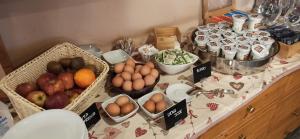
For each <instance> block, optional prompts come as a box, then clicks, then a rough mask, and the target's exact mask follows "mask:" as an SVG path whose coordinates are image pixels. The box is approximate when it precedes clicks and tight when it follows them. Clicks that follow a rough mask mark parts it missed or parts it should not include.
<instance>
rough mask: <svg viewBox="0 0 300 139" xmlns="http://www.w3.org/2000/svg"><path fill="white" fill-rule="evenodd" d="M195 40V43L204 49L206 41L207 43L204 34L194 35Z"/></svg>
mask: <svg viewBox="0 0 300 139" xmlns="http://www.w3.org/2000/svg"><path fill="white" fill-rule="evenodd" d="M195 41H196V43H197V45H198V46H199V47H200V48H201V49H205V48H206V47H205V46H206V43H207V37H206V36H204V35H198V36H196V37H195Z"/></svg>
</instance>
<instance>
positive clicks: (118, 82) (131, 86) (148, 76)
mask: <svg viewBox="0 0 300 139" xmlns="http://www.w3.org/2000/svg"><path fill="white" fill-rule="evenodd" d="M114 72H115V73H117V75H116V76H115V77H114V78H113V79H112V84H113V86H114V87H120V88H122V89H123V90H124V91H127V92H129V91H132V90H141V89H143V88H144V87H146V86H151V85H153V84H154V83H155V80H156V79H157V78H158V76H159V72H158V70H157V69H155V66H154V64H153V63H152V62H147V63H146V64H145V65H136V64H135V62H134V61H133V60H132V59H128V60H127V61H126V62H125V63H118V64H116V65H115V67H114Z"/></svg>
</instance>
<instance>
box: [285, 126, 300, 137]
mask: <svg viewBox="0 0 300 139" xmlns="http://www.w3.org/2000/svg"><path fill="white" fill-rule="evenodd" d="M285 139H300V127H298V128H297V129H296V130H295V131H294V132H292V133H290V134H289V135H288V136H287V137H286V138H285Z"/></svg>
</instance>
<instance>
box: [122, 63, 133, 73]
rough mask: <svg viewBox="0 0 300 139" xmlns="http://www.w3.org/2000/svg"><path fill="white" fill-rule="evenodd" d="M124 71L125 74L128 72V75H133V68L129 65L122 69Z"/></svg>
mask: <svg viewBox="0 0 300 139" xmlns="http://www.w3.org/2000/svg"><path fill="white" fill-rule="evenodd" d="M125 71H127V72H129V73H131V74H132V73H134V69H133V67H131V66H130V65H126V66H125V67H124V72H125Z"/></svg>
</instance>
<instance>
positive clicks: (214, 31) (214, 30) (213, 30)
mask: <svg viewBox="0 0 300 139" xmlns="http://www.w3.org/2000/svg"><path fill="white" fill-rule="evenodd" d="M210 32H212V33H218V32H219V30H217V29H212V30H211V31H210Z"/></svg>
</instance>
